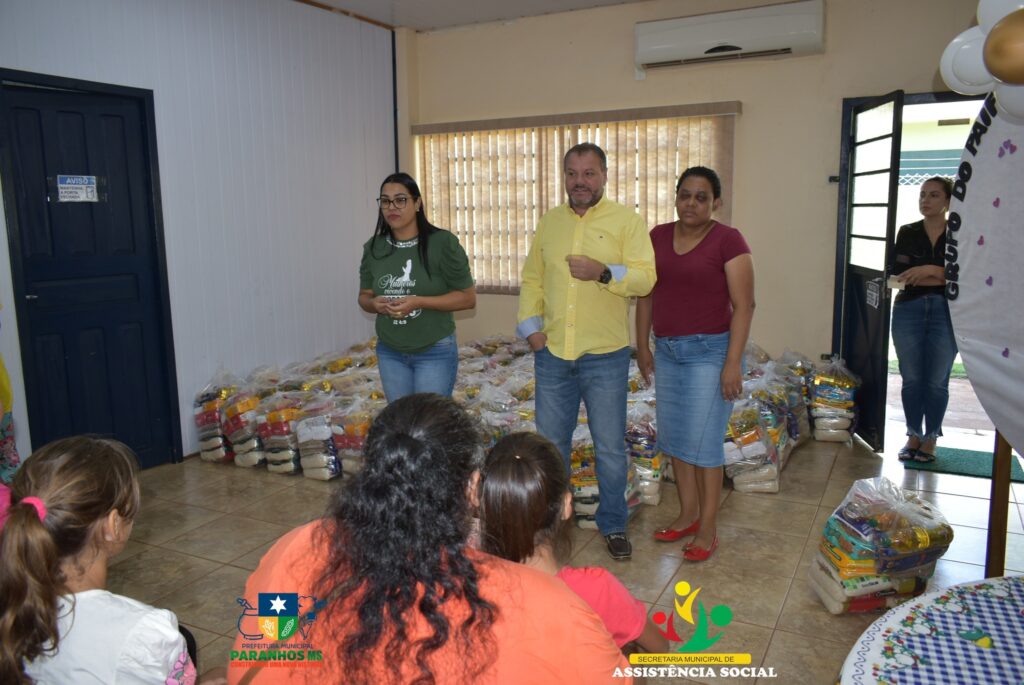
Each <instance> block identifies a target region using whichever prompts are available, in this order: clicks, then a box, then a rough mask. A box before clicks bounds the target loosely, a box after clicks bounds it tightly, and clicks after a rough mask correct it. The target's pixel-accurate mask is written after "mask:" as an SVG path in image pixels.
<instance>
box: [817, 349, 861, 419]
mask: <svg viewBox="0 0 1024 685" xmlns="http://www.w3.org/2000/svg"><path fill="white" fill-rule="evenodd" d="M859 387H860V379H859V378H857V376H855V375H854V374H853V373H851V372H850V370H849V369H847V368H846V364H845V363H844V362H843V360H842V359H840V358H839V356H838V355H835V356H833V357H832V361H831V362H830V363H829V364H828V365H827V366H826V367H825V368H823V369H821V370H819V371H817V372H816V373H815V374H814V377H813V379H812V381H811V404H812V405H814V406H816V407H831V408H836V409H850V408H851V407H853V406H854V401H853V400H854V395H855V394H856V392H857V388H859Z"/></svg>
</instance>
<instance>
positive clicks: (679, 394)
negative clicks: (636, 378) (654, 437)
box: [636, 167, 754, 561]
mask: <svg viewBox="0 0 1024 685" xmlns="http://www.w3.org/2000/svg"><path fill="white" fill-rule="evenodd" d="M721 195H722V183H721V181H720V180H719V178H718V174H716V173H715V172H714V171H712V170H711V169H708V168H706V167H691V168H689V169H687V170H686V171H685V172H683V175H682V176H680V177H679V183H677V184H676V212H677V214H678V215H679V220H678V221H676V222H674V223H670V224H661V225H660V226H655V227H654V228H653V229H652V230H651V242H652V243H653V245H654V259H655V265H656V268H657V274H658V281H657V283H656V284H655V286H654V290H653V291H651V294H650V295H648V296H647V297H642V298H638V299H637V308H636V339H637V355H636V356H637V362H638V364H639V366H640V372H641V373H642V374H643V376H644V378H645V379H646V380H647V381H648V382H649V381H650V380H651V376H652V375H653V374H654V371H655V367H657V384H656V386H655V391H656V394H657V417H658V449H659V450H661V451H662V452H664V453H665V454H667V455H669V456H671V457H672V470H673V473H674V475H675V481H676V488H677V489H678V491H679V516H678V517H677V518H676V520H675V521H674V522H673V523H672V525H670V526H668V527H667V528H663V529H662V530H659V531H657V532H656V533H655V534H654V538H655V539H656V540H658V541H661V542H675V541H677V540H679V539H681V538H683V537H686V536H689V535H693V536H695V537H694V538H693V540H692V541H691V542H689V543H688V544H687V545H686V547H685V548H684V554H683V558H685V559H688V560H690V561H704V560H705V559H707V558H708V557H710V556H711V554H712V552H714V551H715V548H716V547H717V546H718V531H717V517H718V501H719V497H720V495H721V492H722V467H723V466H724V464H725V448H724V440H725V430H726V425H727V424H728V421H729V414H730V413H731V412H732V403H733V400H735V399H737V398H738V397H739V396H740V392H741V391H742V389H743V350H744V348H745V347H746V344H747V336H748V335H749V333H750V322H751V320H752V319H753V316H754V262H753V259H752V258H751V256H750V248H749V247H748V246H747V242H746V241H745V240H744V239H743V236H742V235H741V234H740V232H739V231H737V230H736V229H735V228H732V227H730V226H726V225H724V224H721V223H719V222H717V221H715V220H714V219H713V218H711V215H712V213H713V212H714V211H715V210H717V209H718V208H719V207H721V205H722V198H721ZM652 325H653V328H654V336H655V355H654V356H653V357H652V356H651V349H650V343H649V339H650V334H651V328H652Z"/></svg>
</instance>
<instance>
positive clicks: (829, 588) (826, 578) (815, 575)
mask: <svg viewBox="0 0 1024 685" xmlns="http://www.w3.org/2000/svg"><path fill="white" fill-rule="evenodd" d="M807 577H808V579H809V580H810V581H811V587H812V589H813V590H814V592H815V594H817V595H818V599H820V600H821V603H822V604H823V605H824V606H825V608H826V609H828V611H829V613H831V614H857V613H868V612H872V613H881V612H884V611H888V610H889V609H891V608H892V607H894V606H898V605H899V604H902V603H903V602H905V601H907V600H908V599H911V598H913V597H916V596H917V595H919V594H921V593H922V592H924V589H925V587H926V585H927V582H926V581H920V580H917V581H916V582H914V583H912V584H911V586H910V590H909V591H907V592H895V591H893V590H892V589H888V590H880V591H877V592H872V593H868V594H863V595H858V596H855V597H850V596H847V595H845V594H844V593H843V591H842V587H841V586H840V585H839V584H837V583H835V582H834V581H833V579H832V578H831V576H830V575H829V574H828V573H827V572H826V571H825V570H824V569H823V568H822V567H821V566H820V565H819V564H818V563H812V564H811V566H810V569H809V571H808V573H807Z"/></svg>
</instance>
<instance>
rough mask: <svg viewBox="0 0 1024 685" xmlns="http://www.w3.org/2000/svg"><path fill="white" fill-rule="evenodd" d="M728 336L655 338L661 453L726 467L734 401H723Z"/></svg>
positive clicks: (658, 428)
mask: <svg viewBox="0 0 1024 685" xmlns="http://www.w3.org/2000/svg"><path fill="white" fill-rule="evenodd" d="M728 350H729V333H728V332H725V333H718V334H714V335H703V334H699V335H684V336H679V337H663V338H656V339H655V346H654V374H655V383H654V387H655V392H656V398H657V417H658V426H657V430H658V449H660V450H661V451H662V452H664V453H665V454H667V455H669V456H671V457H674V458H676V459H681V460H682V461H685V462H686V463H688V464H693V465H695V466H701V467H705V468H710V467H715V466H723V465H724V464H725V447H724V444H725V430H726V426H727V425H728V423H729V414H731V413H732V402H728V401H726V400H724V399H722V383H721V376H722V367H723V366H724V365H725V356H726V353H727V352H728Z"/></svg>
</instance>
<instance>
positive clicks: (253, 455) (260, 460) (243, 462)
mask: <svg viewBox="0 0 1024 685" xmlns="http://www.w3.org/2000/svg"><path fill="white" fill-rule="evenodd" d="M266 463H267V455H266V453H265V452H264V451H263V450H262V449H253V450H249V451H248V452H239V453H237V454H235V466H244V467H246V468H252V467H254V466H259V465H261V464H266Z"/></svg>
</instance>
